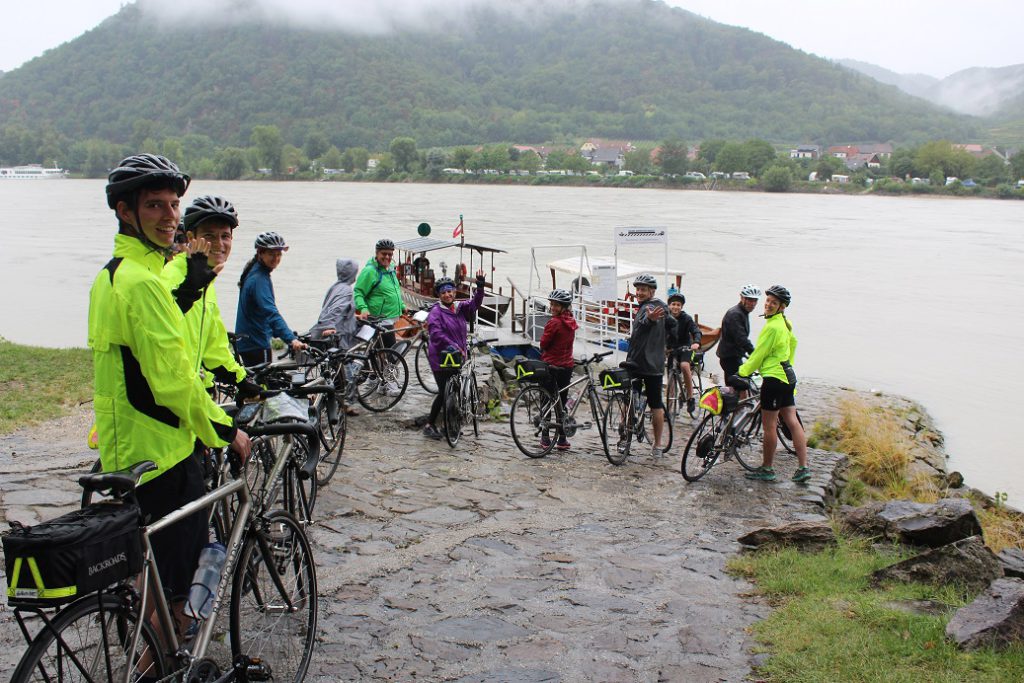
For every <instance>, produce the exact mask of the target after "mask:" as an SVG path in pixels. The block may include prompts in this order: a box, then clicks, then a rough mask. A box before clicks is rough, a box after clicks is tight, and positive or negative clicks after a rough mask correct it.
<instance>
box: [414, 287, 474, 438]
mask: <svg viewBox="0 0 1024 683" xmlns="http://www.w3.org/2000/svg"><path fill="white" fill-rule="evenodd" d="M434 295H435V296H437V298H438V301H437V302H436V303H435V304H434V305H433V306H431V307H430V313H429V314H428V315H427V331H428V332H429V339H430V342H429V344H428V346H427V360H428V361H430V370H431V372H433V373H434V381H435V382H437V395H436V396H434V402H433V403H432V404H431V405H430V416H429V417H428V418H427V424H426V425H424V426H423V436H426V437H428V438H431V439H440V438H441V436H442V435H441V432H440V430H438V428H437V417H438V415H440V414H441V408H442V407H443V406H444V389H445V387H446V386H447V385H448V380H450V379H451V378H452V377H454V376H455V375H457V374H459V366H455V365H453V364H451V363H450V362H447V361H449V359H450V357H454V354H462V358H467V357H468V350H467V347H466V335H467V334H468V331H469V321H470V320H472V319H473V316H474V315H475V314H476V311H477V309H479V308H480V304H481V303H483V300H484V271H483V270H482V269H481V270H478V271H476V291H475V292H473V298H472V299H470V300H468V301H458V302H457V301H455V282H454V281H453V280H452V279H451V278H448V277H443V278H441V279H439V280H438V281H437V282H435V283H434ZM460 365H461V364H460Z"/></svg>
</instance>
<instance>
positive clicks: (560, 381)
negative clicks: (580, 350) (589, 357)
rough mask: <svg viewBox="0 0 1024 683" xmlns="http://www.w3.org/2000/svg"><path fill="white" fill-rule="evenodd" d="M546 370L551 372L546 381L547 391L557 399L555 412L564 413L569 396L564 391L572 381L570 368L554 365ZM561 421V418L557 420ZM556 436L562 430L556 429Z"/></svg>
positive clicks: (560, 434) (559, 434)
mask: <svg viewBox="0 0 1024 683" xmlns="http://www.w3.org/2000/svg"><path fill="white" fill-rule="evenodd" d="M548 371H549V372H550V373H551V380H550V381H549V382H548V391H550V392H551V393H552V394H555V396H556V397H557V399H558V408H557V409H556V412H557V413H559V414H564V413H565V402H566V400H567V399H568V398H569V392H568V391H566V387H568V386H569V384H570V383H571V382H572V368H560V367H558V366H555V365H550V366H548ZM559 422H561V420H559ZM557 432H558V436H562V430H561V429H558V430H557Z"/></svg>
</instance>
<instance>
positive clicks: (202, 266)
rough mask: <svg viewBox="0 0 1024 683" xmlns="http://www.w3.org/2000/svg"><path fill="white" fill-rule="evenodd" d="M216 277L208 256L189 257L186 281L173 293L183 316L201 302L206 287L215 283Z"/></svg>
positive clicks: (195, 255) (194, 255)
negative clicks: (207, 258)
mask: <svg viewBox="0 0 1024 683" xmlns="http://www.w3.org/2000/svg"><path fill="white" fill-rule="evenodd" d="M215 277H217V274H216V273H215V272H213V268H211V267H210V264H209V262H208V261H207V260H206V254H192V255H191V256H189V257H188V261H187V262H186V269H185V279H184V280H182V281H181V284H180V285H178V288H177V289H175V290H173V291H172V292H171V294H173V295H174V301H175V302H176V303H177V304H178V308H180V309H181V312H182V313H183V314H184V313H188V312H189V311H190V310H192V305H193V304H195V302H197V301H199V297H201V296H202V295H203V290H204V289H206V285H208V284H210V283H211V282H213V279H214V278H215Z"/></svg>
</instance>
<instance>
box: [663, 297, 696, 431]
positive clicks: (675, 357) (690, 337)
mask: <svg viewBox="0 0 1024 683" xmlns="http://www.w3.org/2000/svg"><path fill="white" fill-rule="evenodd" d="M685 305H686V297H685V296H684V295H683V293H682V292H673V293H672V294H670V295H669V297H668V312H669V313H670V314H671V315H672V317H673V318H675V321H676V332H675V334H674V335H672V336H671V337H670V338H669V344H668V354H669V359H670V360H669V362H671V363H676V364H678V366H679V371H680V372H682V374H683V383H684V387H685V389H686V412H688V413H689V414H690V415H691V416H693V414H694V412H696V410H697V401H696V399H695V398H694V395H693V372H692V370H691V368H690V359H691V358H692V357H693V354H694V352H696V351H700V340H701V337H702V334H701V331H700V328H699V327H698V326H697V323H696V322H694V320H693V318H691V317H690V314H689V313H687V312H686V311H684V310H683V306H685Z"/></svg>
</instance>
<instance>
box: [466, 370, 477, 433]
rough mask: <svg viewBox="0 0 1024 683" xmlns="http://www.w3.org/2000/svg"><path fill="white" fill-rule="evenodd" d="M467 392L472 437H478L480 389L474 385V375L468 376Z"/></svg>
mask: <svg viewBox="0 0 1024 683" xmlns="http://www.w3.org/2000/svg"><path fill="white" fill-rule="evenodd" d="M466 387H467V390H468V398H467V400H468V406H469V408H468V410H469V414H470V416H471V417H472V419H473V436H474V438H475V437H479V436H480V387H479V386H477V383H476V375H470V376H469V381H468V382H466Z"/></svg>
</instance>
